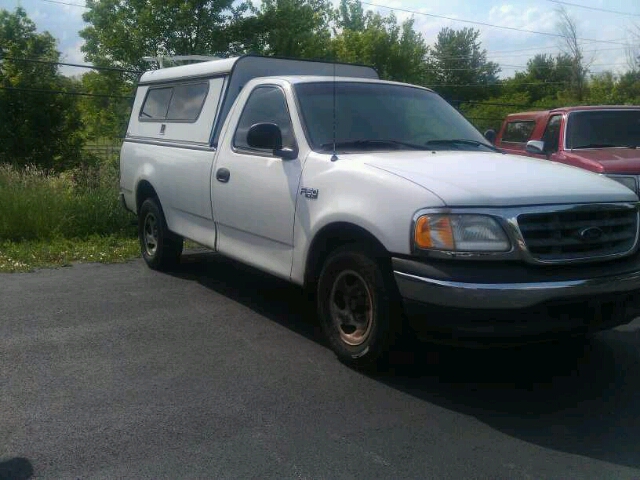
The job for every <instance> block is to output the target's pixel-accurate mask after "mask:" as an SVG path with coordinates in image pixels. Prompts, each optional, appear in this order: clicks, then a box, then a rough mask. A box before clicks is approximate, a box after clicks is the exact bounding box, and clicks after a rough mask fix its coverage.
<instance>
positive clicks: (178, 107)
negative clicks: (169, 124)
mask: <svg viewBox="0 0 640 480" xmlns="http://www.w3.org/2000/svg"><path fill="white" fill-rule="evenodd" d="M208 89H209V85H208V84H207V83H192V84H188V85H177V86H175V87H174V89H173V97H171V103H170V105H169V112H168V113H167V120H179V121H187V122H194V121H195V120H196V119H197V118H198V116H199V115H200V111H201V110H202V106H203V105H204V99H205V98H206V96H207V90H208Z"/></svg>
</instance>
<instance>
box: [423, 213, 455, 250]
mask: <svg viewBox="0 0 640 480" xmlns="http://www.w3.org/2000/svg"><path fill="white" fill-rule="evenodd" d="M415 242H416V245H417V246H418V247H420V248H435V249H438V250H455V242H454V240H453V229H452V228H451V220H450V219H449V217H446V216H442V215H432V216H429V215H423V216H422V217H420V218H418V221H417V222H416V230H415Z"/></svg>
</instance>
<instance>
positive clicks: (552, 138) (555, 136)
mask: <svg viewBox="0 0 640 480" xmlns="http://www.w3.org/2000/svg"><path fill="white" fill-rule="evenodd" d="M561 120H562V115H554V116H553V117H551V118H550V119H549V123H548V124H547V128H546V129H545V131H544V135H542V141H543V142H544V149H545V150H546V151H547V152H549V153H554V152H557V151H558V144H559V143H560V123H561Z"/></svg>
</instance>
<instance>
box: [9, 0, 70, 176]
mask: <svg viewBox="0 0 640 480" xmlns="http://www.w3.org/2000/svg"><path fill="white" fill-rule="evenodd" d="M55 47H56V42H55V39H54V38H53V37H52V36H51V35H50V34H49V33H47V32H44V33H37V32H36V26H35V24H34V23H33V22H32V21H31V20H29V18H28V17H27V15H26V13H25V11H24V10H23V9H22V8H17V9H16V11H15V12H14V13H9V12H8V11H6V10H0V57H5V56H6V57H8V58H4V59H3V60H2V62H1V63H0V86H1V87H2V89H0V162H10V163H12V164H15V165H27V164H35V165H38V166H39V167H42V168H45V169H55V170H63V169H65V168H69V167H73V166H75V165H78V164H79V163H80V151H81V147H82V142H83V139H82V134H81V126H82V125H81V121H80V115H79V112H78V108H77V99H76V97H73V96H70V95H62V94H52V93H50V91H54V92H64V91H68V90H72V89H73V88H74V82H73V81H72V80H70V79H68V78H66V77H63V76H62V75H60V74H59V73H58V71H57V66H56V65H54V64H42V63H27V62H22V61H19V60H14V59H15V58H18V59H19V58H38V59H42V60H49V61H52V62H56V61H58V60H59V58H60V54H59V52H58V51H57V50H56V48H55ZM39 90H40V91H39Z"/></svg>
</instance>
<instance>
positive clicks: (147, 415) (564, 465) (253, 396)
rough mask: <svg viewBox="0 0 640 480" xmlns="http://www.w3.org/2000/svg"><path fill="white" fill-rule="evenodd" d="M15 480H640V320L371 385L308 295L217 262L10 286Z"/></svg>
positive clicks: (48, 275)
mask: <svg viewBox="0 0 640 480" xmlns="http://www.w3.org/2000/svg"><path fill="white" fill-rule="evenodd" d="M7 478H55V479H58V478H61V479H64V478H171V479H174V478H216V479H218V478H220V479H222V478H243V479H245V478H260V479H263V478H277V479H289V478H291V479H306V478H309V479H316V478H317V479H338V478H358V479H360V478H362V479H372V478H391V479H400V478H428V479H435V478H451V479H462V478H509V479H511V478H535V479H540V478H563V479H566V478H607V479H613V478H625V479H628V478H640V320H636V321H634V322H633V323H632V324H630V325H628V326H625V327H621V328H618V329H616V330H613V331H609V332H605V333H603V334H599V335H598V336H596V337H595V338H593V339H591V340H589V341H588V342H587V343H586V344H585V345H582V346H580V347H571V348H568V347H560V346H552V345H551V346H550V345H545V346H532V347H526V348H518V349H515V348H514V349H495V350H479V351H478V350H468V349H462V348H450V347H435V346H433V345H428V344H421V345H419V346H417V347H416V348H414V350H413V352H405V354H399V355H398V356H397V358H396V362H395V364H394V365H393V366H392V367H391V368H389V369H387V370H386V371H383V372H378V373H377V374H369V375H366V374H363V373H360V372H357V371H354V370H351V369H349V368H347V367H346V366H344V365H342V364H341V363H339V362H338V361H337V359H336V358H335V356H334V355H333V353H332V352H331V351H330V350H329V349H328V348H327V346H326V344H325V343H324V341H323V339H322V336H321V334H320V330H319V328H318V325H317V320H316V319H315V318H314V316H313V315H312V314H309V312H308V308H307V305H306V303H305V302H304V301H303V297H302V293H301V292H300V291H299V289H297V288H296V287H293V286H290V285H288V284H287V283H284V282H282V281H280V280H277V279H274V278H272V277H270V276H267V275H264V274H261V273H258V272H256V271H254V270H252V269H249V268H246V267H242V266H239V265H237V264H235V263H234V262H231V261H228V260H225V259H221V258H218V257H216V256H215V255H212V254H206V253H200V252H196V253H191V254H188V255H185V256H184V261H183V264H182V265H181V266H180V267H179V268H178V269H177V270H176V271H175V272H173V273H171V274H163V273H158V272H153V271H151V270H149V269H148V268H146V266H145V265H144V264H143V262H142V261H141V260H135V261H132V262H129V263H125V264H119V265H99V264H82V265H74V266H72V267H66V268H60V269H53V270H42V271H38V272H34V273H28V274H4V275H0V479H3V480H4V479H7Z"/></svg>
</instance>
